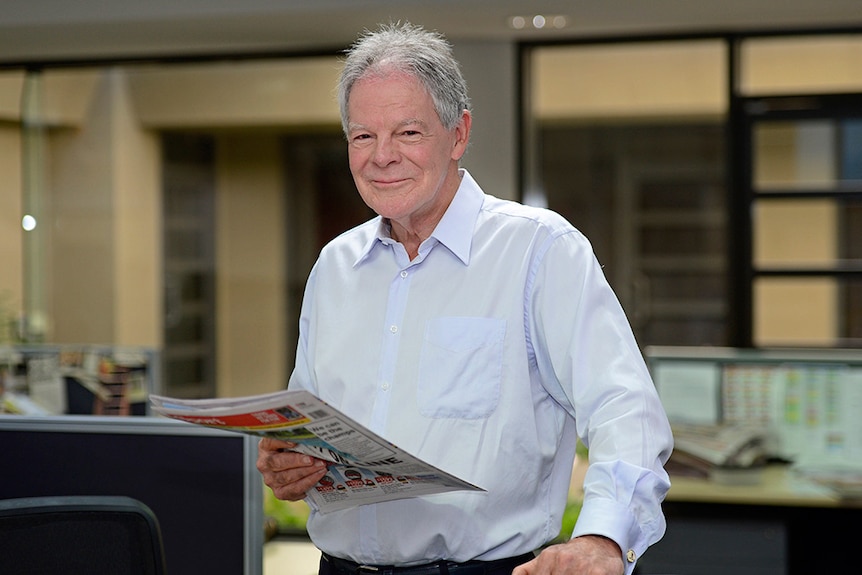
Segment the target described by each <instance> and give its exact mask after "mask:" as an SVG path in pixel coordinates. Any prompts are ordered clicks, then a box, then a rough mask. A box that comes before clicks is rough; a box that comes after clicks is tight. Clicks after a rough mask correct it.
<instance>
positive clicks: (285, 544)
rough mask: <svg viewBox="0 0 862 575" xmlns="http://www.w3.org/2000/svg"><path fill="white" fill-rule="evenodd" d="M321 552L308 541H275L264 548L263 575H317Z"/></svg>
mask: <svg viewBox="0 0 862 575" xmlns="http://www.w3.org/2000/svg"><path fill="white" fill-rule="evenodd" d="M319 562H320V551H318V550H317V548H316V547H315V546H314V545H312V544H311V543H310V542H308V541H301V540H299V541H296V540H292V539H274V540H271V541H268V542H267V543H266V544H264V546H263V575H317V566H318V563H319Z"/></svg>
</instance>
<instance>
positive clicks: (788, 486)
mask: <svg viewBox="0 0 862 575" xmlns="http://www.w3.org/2000/svg"><path fill="white" fill-rule="evenodd" d="M667 500H668V501H677V502H689V503H729V504H740V505H744V504H750V505H778V506H785V507H847V506H854V505H858V502H852V501H845V500H842V499H841V498H840V497H838V496H837V495H836V494H835V493H834V492H832V491H831V490H829V489H827V488H825V487H823V486H820V485H816V484H814V483H812V482H811V481H809V480H806V479H804V478H802V477H798V476H796V475H795V474H794V473H793V471H792V470H791V469H790V468H789V467H788V466H787V465H779V464H776V465H769V466H767V467H765V468H764V469H763V470H762V471H761V475H760V481H759V482H758V483H756V484H754V485H728V484H724V483H717V482H715V481H710V480H707V479H699V478H693V477H681V476H671V489H670V493H668V497H667Z"/></svg>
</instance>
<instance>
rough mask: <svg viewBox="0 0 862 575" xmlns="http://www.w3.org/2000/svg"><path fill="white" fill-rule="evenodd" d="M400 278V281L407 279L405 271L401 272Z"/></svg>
mask: <svg viewBox="0 0 862 575" xmlns="http://www.w3.org/2000/svg"><path fill="white" fill-rule="evenodd" d="M401 277H402V279H403V278H406V277H407V270H404V271H402V272H401Z"/></svg>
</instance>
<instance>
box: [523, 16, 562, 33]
mask: <svg viewBox="0 0 862 575" xmlns="http://www.w3.org/2000/svg"><path fill="white" fill-rule="evenodd" d="M568 25H569V18H568V16H565V15H563V14H532V15H524V16H512V17H511V18H509V27H510V28H512V29H514V30H552V29H553V30H560V29H562V28H566V27H567V26H568Z"/></svg>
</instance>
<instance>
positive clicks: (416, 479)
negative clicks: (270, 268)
mask: <svg viewBox="0 0 862 575" xmlns="http://www.w3.org/2000/svg"><path fill="white" fill-rule="evenodd" d="M150 403H151V406H152V410H153V412H155V413H158V414H160V415H164V416H166V417H170V418H172V419H178V420H181V421H187V422H189V423H194V424H197V425H204V426H207V427H213V428H218V429H225V430H228V431H234V432H238V433H246V434H250V435H258V436H261V437H271V438H275V439H281V440H285V441H290V442H293V443H295V444H296V445H297V447H296V448H295V449H292V451H297V452H299V453H304V454H306V455H311V456H313V457H317V458H319V459H323V460H326V461H328V462H330V465H329V469H328V472H327V474H326V475H325V476H324V477H323V479H321V480H320V481H319V482H318V484H317V485H316V486H315V487H314V488H312V489H310V490H309V491H308V492H307V494H306V495H307V497H306V501H307V502H308V504H309V505H310V506H311V507H313V508H315V509H317V510H318V511H319V512H321V513H328V512H331V511H337V510H340V509H347V508H349V507H353V506H356V505H364V504H368V503H379V502H381V501H390V500H394V499H403V498H407V497H418V496H421V495H431V494H434V493H444V492H448V491H459V490H468V491H484V490H483V489H481V488H480V487H477V486H475V485H472V484H470V483H468V482H466V481H463V480H462V479H459V478H457V477H455V476H453V475H450V474H448V473H446V472H445V471H442V470H441V469H438V468H437V467H434V466H433V465H430V464H428V463H426V462H424V461H422V460H421V459H419V458H417V457H414V456H413V455H411V454H409V453H407V452H406V451H404V450H402V449H399V448H398V447H397V446H395V445H393V444H392V443H390V442H389V441H387V440H386V439H384V438H382V437H380V436H379V435H377V434H375V433H373V432H372V431H371V430H369V429H367V428H366V427H365V426H363V425H361V424H359V423H357V422H356V421H354V420H353V419H351V418H349V417H347V416H346V415H344V414H343V413H341V412H340V411H338V410H337V409H335V408H334V407H332V406H330V405H329V404H327V403H326V402H324V401H322V400H320V399H318V398H317V397H315V396H314V395H312V394H311V393H309V392H307V391H291V390H287V391H279V392H276V393H270V394H265V395H257V396H251V397H240V398H225V399H191V400H186V399H176V398H171V397H164V396H160V395H151V396H150Z"/></svg>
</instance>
